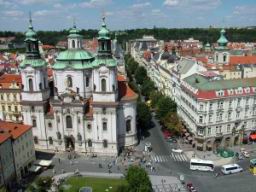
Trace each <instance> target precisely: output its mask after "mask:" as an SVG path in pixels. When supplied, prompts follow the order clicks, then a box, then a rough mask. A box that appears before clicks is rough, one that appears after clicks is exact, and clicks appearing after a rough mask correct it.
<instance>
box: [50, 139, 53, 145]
mask: <svg viewBox="0 0 256 192" xmlns="http://www.w3.org/2000/svg"><path fill="white" fill-rule="evenodd" d="M49 144H50V145H53V139H52V137H49Z"/></svg>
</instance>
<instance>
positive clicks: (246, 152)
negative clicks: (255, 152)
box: [242, 151, 250, 158]
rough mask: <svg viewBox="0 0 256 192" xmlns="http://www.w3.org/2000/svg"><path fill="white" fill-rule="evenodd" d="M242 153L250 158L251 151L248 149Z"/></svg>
mask: <svg viewBox="0 0 256 192" xmlns="http://www.w3.org/2000/svg"><path fill="white" fill-rule="evenodd" d="M242 154H243V156H244V157H246V158H250V153H249V152H248V151H242Z"/></svg>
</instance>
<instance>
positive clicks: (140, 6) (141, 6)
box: [132, 2, 151, 8]
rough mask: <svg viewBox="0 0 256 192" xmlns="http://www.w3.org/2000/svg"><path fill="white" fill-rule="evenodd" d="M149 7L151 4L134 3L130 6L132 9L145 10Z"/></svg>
mask: <svg viewBox="0 0 256 192" xmlns="http://www.w3.org/2000/svg"><path fill="white" fill-rule="evenodd" d="M150 5H151V3H149V2H144V3H136V4H133V5H132V8H145V7H149V6H150Z"/></svg>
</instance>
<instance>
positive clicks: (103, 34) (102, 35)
mask: <svg viewBox="0 0 256 192" xmlns="http://www.w3.org/2000/svg"><path fill="white" fill-rule="evenodd" d="M98 35H99V37H98V39H110V37H109V36H110V33H109V30H108V29H107V26H106V23H105V17H103V18H102V25H101V29H100V30H99V32H98Z"/></svg>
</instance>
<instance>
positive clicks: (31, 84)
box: [28, 79, 34, 91]
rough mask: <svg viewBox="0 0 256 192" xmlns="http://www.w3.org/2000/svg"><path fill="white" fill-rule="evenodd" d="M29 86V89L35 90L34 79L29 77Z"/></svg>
mask: <svg viewBox="0 0 256 192" xmlns="http://www.w3.org/2000/svg"><path fill="white" fill-rule="evenodd" d="M28 86H29V91H33V90H34V89H33V80H32V79H29V80H28Z"/></svg>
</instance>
